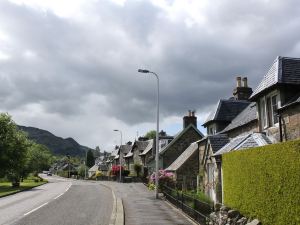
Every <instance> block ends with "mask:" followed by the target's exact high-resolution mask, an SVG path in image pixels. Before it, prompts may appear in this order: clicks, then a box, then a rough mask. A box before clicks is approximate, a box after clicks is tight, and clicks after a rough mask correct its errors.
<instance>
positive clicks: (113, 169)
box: [111, 165, 124, 176]
mask: <svg viewBox="0 0 300 225" xmlns="http://www.w3.org/2000/svg"><path fill="white" fill-rule="evenodd" d="M120 168H121V169H122V171H124V167H123V166H122V167H121V166H120V165H113V166H112V167H111V174H112V175H115V176H117V175H119V174H120Z"/></svg>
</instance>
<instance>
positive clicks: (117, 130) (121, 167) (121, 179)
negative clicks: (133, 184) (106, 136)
mask: <svg viewBox="0 0 300 225" xmlns="http://www.w3.org/2000/svg"><path fill="white" fill-rule="evenodd" d="M114 131H117V132H120V134H121V145H120V148H119V152H120V153H119V161H120V182H121V180H122V161H121V146H122V136H123V135H122V131H120V130H114Z"/></svg>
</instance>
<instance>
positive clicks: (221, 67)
mask: <svg viewBox="0 0 300 225" xmlns="http://www.w3.org/2000/svg"><path fill="white" fill-rule="evenodd" d="M298 5H299V4H298V1H297V0H285V1H282V0H272V1H271V0H249V1H240V0H185V1H182V0H89V1H87V0H43V1H40V0H26V1H25V0H24V1H22V0H0V112H7V113H9V114H10V115H12V117H13V120H14V121H15V122H16V123H17V124H20V125H25V126H33V127H38V128H40V129H45V130H48V131H50V132H52V133H53V134H55V135H57V136H61V137H64V138H67V137H73V138H74V139H75V140H76V141H77V142H79V143H80V144H82V145H86V146H88V147H91V148H95V147H96V146H100V149H102V150H108V151H110V150H112V149H113V146H114V145H116V144H119V143H120V135H119V133H118V132H114V131H113V130H114V129H119V130H121V131H122V133H123V142H126V141H134V139H135V138H136V137H137V136H141V135H144V134H145V133H146V132H147V131H149V130H154V129H156V88H157V85H156V79H155V77H154V76H152V75H151V74H141V73H138V72H137V70H138V69H139V68H142V69H148V70H150V71H154V72H155V73H157V74H158V75H159V78H160V130H161V129H163V130H165V131H167V133H168V134H170V135H174V134H176V133H177V132H179V131H180V130H181V129H182V117H183V116H184V115H186V114H187V111H188V110H189V109H191V110H196V116H197V117H198V127H199V128H200V130H201V131H202V132H203V133H204V132H205V130H204V129H203V128H202V127H201V124H202V123H203V122H204V121H205V119H206V117H207V115H208V114H209V112H210V110H212V109H213V106H214V105H215V104H216V103H217V101H218V99H221V98H223V99H224V98H229V97H231V95H232V90H233V89H234V87H235V85H236V81H235V79H236V76H242V77H244V76H246V77H248V83H249V86H251V87H252V88H253V89H254V88H255V87H256V86H257V84H258V83H259V81H260V80H261V79H262V77H263V76H264V74H265V73H266V72H267V71H268V69H269V67H270V66H271V64H272V63H273V61H274V60H275V58H276V57H277V56H288V57H300V7H298Z"/></svg>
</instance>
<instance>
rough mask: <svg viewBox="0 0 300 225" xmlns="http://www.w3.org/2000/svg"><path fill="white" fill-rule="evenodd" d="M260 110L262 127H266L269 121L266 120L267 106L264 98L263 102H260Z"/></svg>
mask: <svg viewBox="0 0 300 225" xmlns="http://www.w3.org/2000/svg"><path fill="white" fill-rule="evenodd" d="M260 111H261V114H260V116H261V124H262V127H263V128H264V127H266V125H267V122H266V119H267V118H266V106H265V100H264V99H262V100H261V104H260Z"/></svg>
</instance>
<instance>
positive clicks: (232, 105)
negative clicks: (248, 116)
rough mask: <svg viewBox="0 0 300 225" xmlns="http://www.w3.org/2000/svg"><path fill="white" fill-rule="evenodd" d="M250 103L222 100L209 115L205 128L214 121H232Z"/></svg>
mask: <svg viewBox="0 0 300 225" xmlns="http://www.w3.org/2000/svg"><path fill="white" fill-rule="evenodd" d="M249 104H250V102H248V101H246V100H235V99H221V100H219V102H218V104H217V105H216V107H215V109H214V110H213V111H212V112H211V113H210V114H209V116H208V117H207V119H206V121H205V122H204V124H203V126H206V125H207V124H208V123H209V122H212V121H226V122H230V121H232V120H233V119H234V118H235V117H236V116H237V115H238V114H239V113H240V112H241V111H243V110H244V109H245V108H246V107H247V106H248V105H249Z"/></svg>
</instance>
